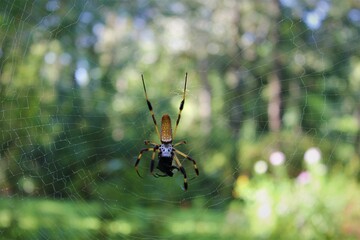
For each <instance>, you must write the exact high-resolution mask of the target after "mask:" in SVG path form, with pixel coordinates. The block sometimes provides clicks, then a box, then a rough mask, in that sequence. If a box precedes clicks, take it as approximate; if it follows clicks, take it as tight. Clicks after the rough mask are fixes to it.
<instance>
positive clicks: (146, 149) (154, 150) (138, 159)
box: [135, 148, 157, 178]
mask: <svg viewBox="0 0 360 240" xmlns="http://www.w3.org/2000/svg"><path fill="white" fill-rule="evenodd" d="M156 150H157V148H144V149H141V151H140V153H139V156H138V157H137V159H136V163H135V171H136V173H137V174H138V175H139V177H141V178H142V176H141V175H140V173H139V170H138V165H139V163H140V159H141V157H142V155H143V153H144V152H148V151H150V152H153V156H155V152H156ZM154 158H155V157H154ZM153 162H154V159H151V165H153Z"/></svg>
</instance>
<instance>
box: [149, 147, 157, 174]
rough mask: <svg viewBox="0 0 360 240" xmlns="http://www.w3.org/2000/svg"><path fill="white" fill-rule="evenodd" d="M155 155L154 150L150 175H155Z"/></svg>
mask: <svg viewBox="0 0 360 240" xmlns="http://www.w3.org/2000/svg"><path fill="white" fill-rule="evenodd" d="M155 154H156V150H154V152H153V153H152V156H151V163H150V173H151V175H154V167H155Z"/></svg>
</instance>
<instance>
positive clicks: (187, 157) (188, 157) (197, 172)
mask: <svg viewBox="0 0 360 240" xmlns="http://www.w3.org/2000/svg"><path fill="white" fill-rule="evenodd" d="M174 151H175V152H176V153H177V154H179V155H181V156H183V157H184V158H186V159H188V160H189V161H191V162H192V163H193V165H194V169H195V173H196V175H197V176H199V169H198V168H197V166H196V162H195V160H194V159H193V158H191V157H190V156H188V155H186V154H185V153H183V152H181V151H179V150H177V149H174Z"/></svg>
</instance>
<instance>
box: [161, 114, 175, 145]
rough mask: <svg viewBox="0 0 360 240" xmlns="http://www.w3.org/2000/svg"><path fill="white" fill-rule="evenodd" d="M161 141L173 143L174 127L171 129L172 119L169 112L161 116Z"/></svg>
mask: <svg viewBox="0 0 360 240" xmlns="http://www.w3.org/2000/svg"><path fill="white" fill-rule="evenodd" d="M160 135H161V142H163V143H171V142H172V129H171V119H170V116H169V115H168V114H165V115H163V116H162V118H161V131H160Z"/></svg>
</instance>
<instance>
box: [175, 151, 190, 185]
mask: <svg viewBox="0 0 360 240" xmlns="http://www.w3.org/2000/svg"><path fill="white" fill-rule="evenodd" d="M174 159H175V163H176V165H177V166H178V168H179V169H180V172H181V173H182V175H184V190H185V191H186V190H187V189H188V183H187V176H186V171H185V169H184V167H183V166H182V165H181V163H180V161H179V158H178V157H177V156H176V154H174Z"/></svg>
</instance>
